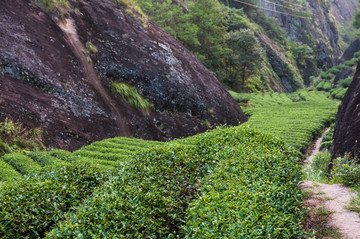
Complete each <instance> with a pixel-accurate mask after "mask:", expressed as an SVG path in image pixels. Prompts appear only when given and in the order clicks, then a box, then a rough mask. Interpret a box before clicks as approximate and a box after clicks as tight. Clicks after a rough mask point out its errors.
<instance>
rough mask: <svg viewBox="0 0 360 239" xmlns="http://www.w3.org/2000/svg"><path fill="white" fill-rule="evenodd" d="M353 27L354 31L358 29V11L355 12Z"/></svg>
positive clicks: (359, 25)
mask: <svg viewBox="0 0 360 239" xmlns="http://www.w3.org/2000/svg"><path fill="white" fill-rule="evenodd" d="M359 3H360V0H359ZM353 26H354V27H355V28H356V29H359V28H360V12H359V11H356V14H355V17H354V19H353Z"/></svg>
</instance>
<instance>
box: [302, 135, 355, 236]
mask: <svg viewBox="0 0 360 239" xmlns="http://www.w3.org/2000/svg"><path fill="white" fill-rule="evenodd" d="M321 140H322V137H320V138H319V139H317V140H316V143H315V148H314V150H313V151H312V152H311V154H310V155H309V156H308V158H307V160H306V164H305V168H309V167H310V166H309V165H310V164H311V162H312V161H313V159H314V157H315V155H316V154H317V153H319V148H320V144H321ZM301 186H302V188H303V189H304V190H306V191H310V194H311V196H310V198H309V199H307V200H306V202H305V205H307V206H309V207H310V209H311V210H318V209H319V208H324V209H325V210H326V211H325V213H326V212H327V213H329V214H330V215H329V217H328V222H327V227H328V228H334V229H335V230H337V231H338V232H340V233H341V234H342V236H341V237H340V238H347V239H360V217H359V214H358V213H357V212H353V211H350V210H347V209H346V206H348V205H350V201H351V198H353V197H356V193H355V192H353V191H351V190H350V189H348V188H346V187H344V186H343V185H342V184H324V183H318V182H312V181H305V182H304V183H303V184H302V185H301ZM310 213H312V212H310ZM326 238H333V237H331V236H330V237H326ZM335 238H339V237H335Z"/></svg>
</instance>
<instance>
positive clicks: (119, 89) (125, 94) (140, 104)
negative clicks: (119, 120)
mask: <svg viewBox="0 0 360 239" xmlns="http://www.w3.org/2000/svg"><path fill="white" fill-rule="evenodd" d="M111 87H112V89H113V90H114V91H115V92H116V93H118V94H119V95H120V96H121V97H122V98H123V99H125V100H126V101H127V102H128V103H129V104H130V105H131V106H133V107H135V108H136V109H138V110H145V111H150V110H151V109H152V108H153V107H154V105H153V104H152V103H150V102H149V101H147V100H146V99H144V98H143V97H142V96H141V95H140V94H139V92H138V91H137V89H136V88H135V87H133V86H130V85H128V84H126V83H121V82H116V81H113V82H111Z"/></svg>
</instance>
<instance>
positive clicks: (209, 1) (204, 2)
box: [189, 0, 231, 71]
mask: <svg viewBox="0 0 360 239" xmlns="http://www.w3.org/2000/svg"><path fill="white" fill-rule="evenodd" d="M189 12H190V15H191V22H192V23H194V24H195V25H197V26H198V27H199V31H198V33H197V38H198V40H199V42H200V46H198V47H196V48H195V49H191V50H192V51H193V52H194V53H195V54H196V55H197V56H198V57H199V58H200V59H201V60H203V63H204V64H205V65H206V66H207V67H208V68H209V69H210V70H212V71H215V70H216V69H217V68H219V67H222V66H223V59H224V57H225V56H226V55H227V54H229V53H230V52H231V51H230V49H229V48H227V47H226V44H225V43H226V38H225V36H226V31H227V11H226V8H225V7H223V6H222V5H221V4H220V3H219V2H218V1H217V0H197V1H196V2H194V3H193V4H192V5H190V7H189Z"/></svg>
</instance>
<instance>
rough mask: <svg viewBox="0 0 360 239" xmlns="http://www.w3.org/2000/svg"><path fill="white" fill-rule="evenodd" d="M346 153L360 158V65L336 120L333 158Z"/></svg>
mask: <svg viewBox="0 0 360 239" xmlns="http://www.w3.org/2000/svg"><path fill="white" fill-rule="evenodd" d="M346 152H349V153H351V154H352V155H357V156H360V64H358V67H357V70H356V73H355V76H354V80H353V81H352V83H351V84H350V86H349V89H348V91H347V92H346V94H345V96H344V98H343V100H342V102H341V105H340V107H339V112H338V114H337V118H336V125H335V132H334V149H333V157H334V158H335V157H338V156H344V154H345V153H346Z"/></svg>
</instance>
